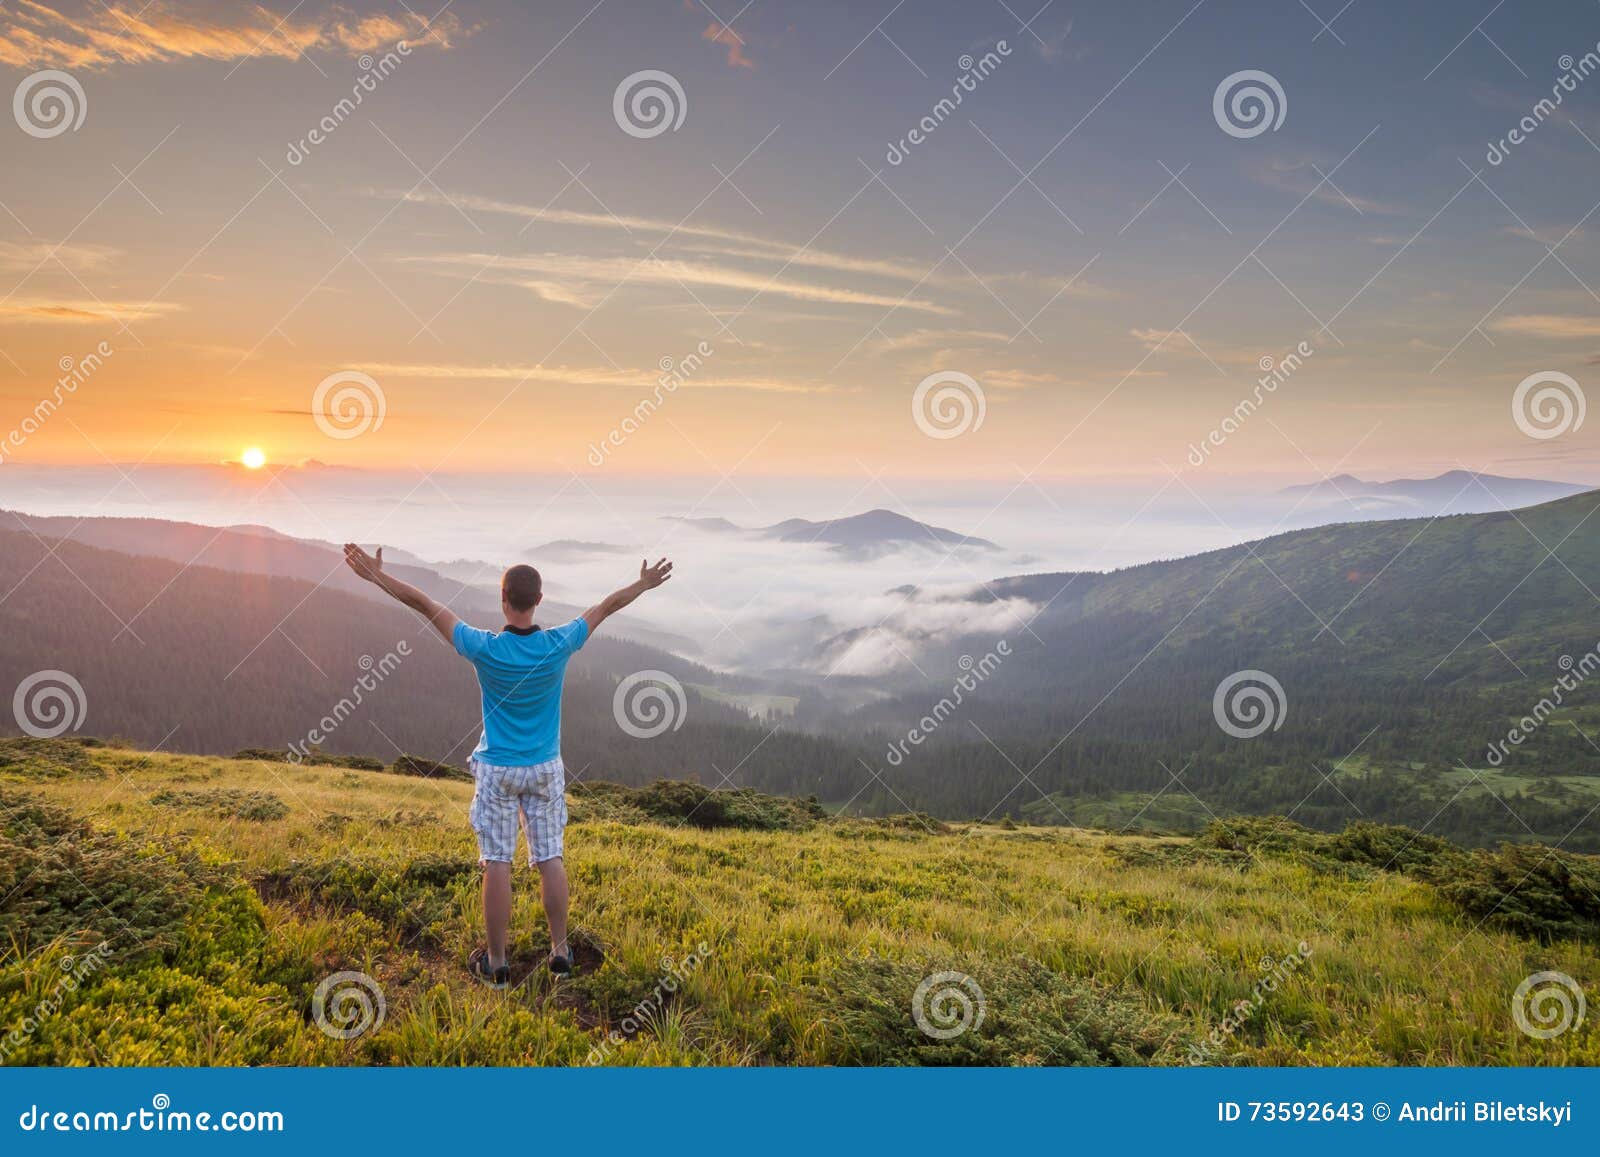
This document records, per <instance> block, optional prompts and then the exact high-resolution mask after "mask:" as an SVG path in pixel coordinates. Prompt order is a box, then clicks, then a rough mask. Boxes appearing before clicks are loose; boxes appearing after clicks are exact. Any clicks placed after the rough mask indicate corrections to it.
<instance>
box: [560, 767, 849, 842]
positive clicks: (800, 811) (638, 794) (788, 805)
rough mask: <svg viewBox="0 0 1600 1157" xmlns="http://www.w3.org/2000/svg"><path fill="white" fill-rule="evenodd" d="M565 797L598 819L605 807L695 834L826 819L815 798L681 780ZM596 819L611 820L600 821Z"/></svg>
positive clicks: (605, 787) (580, 788)
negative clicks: (683, 826) (705, 830)
mask: <svg viewBox="0 0 1600 1157" xmlns="http://www.w3.org/2000/svg"><path fill="white" fill-rule="evenodd" d="M567 792H568V794H569V795H570V796H572V797H573V798H574V799H575V800H581V801H584V803H585V804H586V805H599V806H597V807H595V811H596V812H597V813H600V812H604V811H605V810H606V808H607V807H610V808H613V809H615V808H618V807H623V806H625V807H628V808H631V809H634V810H637V811H638V812H641V813H643V814H644V815H645V816H646V817H648V818H649V819H652V820H658V821H661V822H663V823H671V824H679V823H681V824H687V825H688V826H690V827H696V828H743V829H746V830H751V831H767V832H776V831H803V830H805V829H806V828H809V827H811V826H812V825H814V824H815V823H817V821H819V820H822V819H825V818H826V817H827V814H828V813H827V810H826V809H825V808H823V806H822V805H821V804H820V803H818V802H817V800H816V798H815V797H814V796H813V797H811V798H809V799H804V800H798V799H786V798H784V797H782V796H775V795H766V794H764V793H762V792H759V791H755V790H753V789H751V788H747V787H741V788H736V789H732V790H713V789H712V788H708V787H706V786H705V785H704V784H699V783H694V782H692V781H690V780H682V779H658V780H656V781H655V782H654V783H652V784H651V785H650V786H649V787H624V786H623V785H621V784H617V783H605V782H593V783H591V782H584V783H575V784H571V785H570V786H569V787H568V789H567ZM597 818H610V817H607V816H604V815H599V816H598V817H597Z"/></svg>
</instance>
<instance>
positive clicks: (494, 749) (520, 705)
mask: <svg viewBox="0 0 1600 1157" xmlns="http://www.w3.org/2000/svg"><path fill="white" fill-rule="evenodd" d="M588 639H589V624H588V623H586V622H585V621H584V620H583V619H581V618H579V619H573V620H572V622H570V623H568V624H566V625H565V626H561V627H556V628H555V629H554V630H549V631H543V630H540V629H538V628H537V627H536V628H534V629H533V630H532V631H530V632H529V633H527V634H521V633H519V632H517V631H510V630H506V631H498V632H497V631H480V630H478V628H476V627H469V626H467V624H465V623H457V624H456V629H455V634H454V637H453V639H452V641H453V642H454V643H455V647H456V652H457V653H458V654H459V655H460V656H461V657H462V658H463V659H466V660H467V661H468V662H469V663H471V664H472V665H473V667H475V668H476V669H477V672H478V687H479V689H480V690H481V691H482V692H483V738H482V739H480V740H478V747H477V750H476V751H474V752H473V753H472V757H473V758H474V759H478V760H481V761H483V762H484V763H493V764H498V765H499V766H501V767H528V766H531V765H533V764H535V763H548V762H549V761H550V760H552V759H556V758H558V757H559V756H560V755H561V683H562V679H563V678H564V677H565V675H566V673H567V660H568V659H570V658H572V656H573V654H574V653H575V652H576V651H578V650H579V649H580V648H581V647H582V646H583V645H584V643H586V642H587V641H588Z"/></svg>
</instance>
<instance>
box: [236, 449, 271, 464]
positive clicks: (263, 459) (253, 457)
mask: <svg viewBox="0 0 1600 1157" xmlns="http://www.w3.org/2000/svg"><path fill="white" fill-rule="evenodd" d="M239 461H241V462H243V463H244V464H245V466H246V467H248V468H249V469H251V470H259V469H261V468H262V467H263V466H265V465H266V464H267V456H266V455H265V454H264V453H262V451H261V447H259V446H252V447H250V448H249V449H248V450H246V451H245V452H244V453H243V454H241V455H239Z"/></svg>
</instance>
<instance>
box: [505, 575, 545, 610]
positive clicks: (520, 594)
mask: <svg viewBox="0 0 1600 1157" xmlns="http://www.w3.org/2000/svg"><path fill="white" fill-rule="evenodd" d="M543 593H544V580H543V579H542V578H540V577H539V572H538V571H536V570H534V569H533V568H532V567H531V566H528V565H526V564H524V563H519V564H518V565H516V566H514V567H512V568H511V569H510V570H508V571H506V573H505V576H504V577H503V578H501V580H500V595H501V597H502V598H504V599H505V600H506V602H508V603H510V604H511V609H512V610H514V611H531V610H533V608H534V606H535V604H537V603H538V601H539V596H540V595H541V594H543Z"/></svg>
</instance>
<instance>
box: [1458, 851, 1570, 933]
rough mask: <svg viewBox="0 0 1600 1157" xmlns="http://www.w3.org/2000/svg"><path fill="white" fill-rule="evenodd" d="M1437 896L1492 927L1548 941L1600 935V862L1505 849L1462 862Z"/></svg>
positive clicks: (1566, 854)
mask: <svg viewBox="0 0 1600 1157" xmlns="http://www.w3.org/2000/svg"><path fill="white" fill-rule="evenodd" d="M1436 883H1437V885H1438V888H1439V890H1440V891H1441V892H1442V893H1444V895H1445V896H1446V897H1447V898H1448V899H1449V900H1450V901H1452V902H1453V903H1454V904H1456V905H1457V906H1459V907H1460V908H1461V910H1462V911H1464V912H1466V913H1467V915H1469V916H1471V917H1473V918H1474V919H1476V920H1479V921H1482V922H1484V923H1486V924H1488V925H1490V926H1491V927H1499V928H1504V929H1506V930H1507V931H1510V932H1515V933H1517V934H1518V935H1520V936H1529V937H1532V938H1533V939H1536V940H1543V941H1549V940H1554V939H1557V938H1560V937H1585V938H1590V939H1593V938H1594V937H1595V935H1596V934H1597V933H1600V858H1597V857H1594V856H1582V855H1577V854H1575V853H1572V852H1562V851H1558V850H1556V849H1554V848H1547V847H1545V846H1544V845H1543V844H1501V845H1500V848H1499V849H1498V850H1497V851H1493V852H1487V851H1478V852H1473V853H1472V854H1471V855H1470V856H1463V857H1462V861H1461V862H1460V863H1459V864H1457V865H1456V866H1455V867H1454V869H1453V871H1452V873H1451V875H1450V876H1449V877H1448V878H1442V879H1439V880H1437V881H1436Z"/></svg>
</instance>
